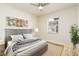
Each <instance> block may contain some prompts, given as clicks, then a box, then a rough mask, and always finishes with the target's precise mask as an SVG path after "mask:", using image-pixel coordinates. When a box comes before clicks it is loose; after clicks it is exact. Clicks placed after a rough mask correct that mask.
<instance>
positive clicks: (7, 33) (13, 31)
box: [5, 29, 33, 47]
mask: <svg viewBox="0 0 79 59" xmlns="http://www.w3.org/2000/svg"><path fill="white" fill-rule="evenodd" d="M32 32H33V29H5V46H6V47H7V42H8V41H10V40H11V38H10V35H18V34H25V33H32Z"/></svg>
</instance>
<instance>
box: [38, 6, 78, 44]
mask: <svg viewBox="0 0 79 59" xmlns="http://www.w3.org/2000/svg"><path fill="white" fill-rule="evenodd" d="M55 17H59V32H58V33H56V34H48V33H47V21H48V19H49V18H55ZM73 24H77V7H71V8H66V9H63V10H60V11H56V12H52V13H51V14H48V15H43V16H40V17H39V20H38V26H39V34H40V37H41V38H43V39H47V40H54V41H58V42H64V43H69V42H70V34H69V32H70V27H71V25H73Z"/></svg>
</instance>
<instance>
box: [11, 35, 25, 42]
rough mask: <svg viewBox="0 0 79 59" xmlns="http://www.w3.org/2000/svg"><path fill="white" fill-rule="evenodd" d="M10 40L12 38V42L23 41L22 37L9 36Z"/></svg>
mask: <svg viewBox="0 0 79 59" xmlns="http://www.w3.org/2000/svg"><path fill="white" fill-rule="evenodd" d="M11 38H12V42H17V41H18V40H21V41H23V40H24V38H23V36H22V35H11Z"/></svg>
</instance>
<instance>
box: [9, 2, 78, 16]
mask: <svg viewBox="0 0 79 59" xmlns="http://www.w3.org/2000/svg"><path fill="white" fill-rule="evenodd" d="M9 5H10V6H13V7H15V8H18V9H20V10H23V11H26V12H29V13H32V14H35V15H44V14H48V13H51V12H55V11H57V10H61V9H64V8H68V7H73V6H77V3H50V4H48V5H46V6H44V8H43V10H42V11H40V10H39V9H38V7H36V6H33V5H31V4H30V3H9Z"/></svg>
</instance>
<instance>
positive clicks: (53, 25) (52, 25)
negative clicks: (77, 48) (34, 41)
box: [48, 17, 59, 33]
mask: <svg viewBox="0 0 79 59" xmlns="http://www.w3.org/2000/svg"><path fill="white" fill-rule="evenodd" d="M58 19H59V18H58V17H57V18H52V19H49V20H48V33H57V32H58Z"/></svg>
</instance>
